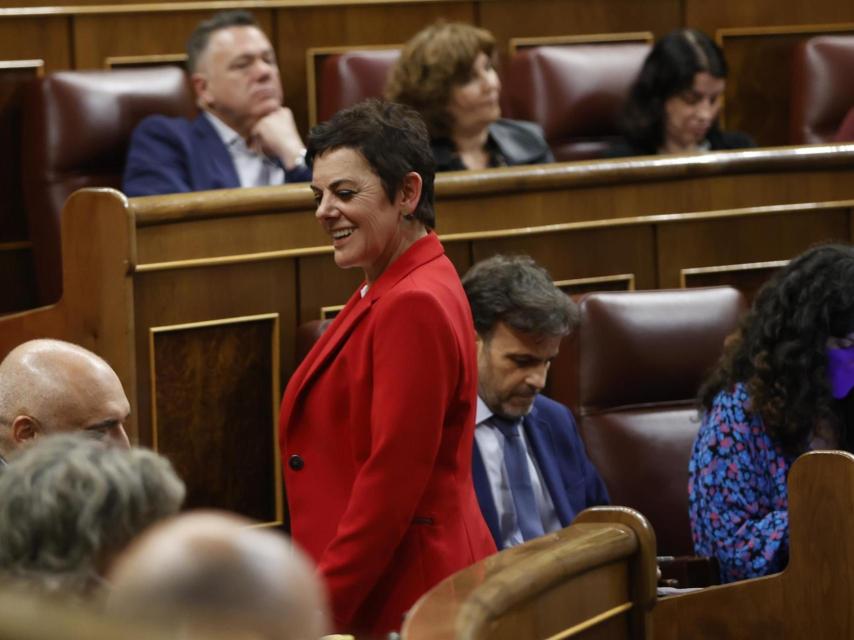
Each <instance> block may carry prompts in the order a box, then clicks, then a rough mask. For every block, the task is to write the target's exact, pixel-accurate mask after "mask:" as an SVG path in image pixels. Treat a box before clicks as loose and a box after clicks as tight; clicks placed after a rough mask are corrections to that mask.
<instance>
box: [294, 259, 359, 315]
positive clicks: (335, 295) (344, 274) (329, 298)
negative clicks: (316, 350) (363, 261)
mask: <svg viewBox="0 0 854 640" xmlns="http://www.w3.org/2000/svg"><path fill="white" fill-rule="evenodd" d="M364 279H365V274H364V273H363V272H362V270H361V269H341V268H340V267H338V265H336V264H335V260H334V259H333V257H332V254H331V253H326V254H322V255H317V256H306V257H304V258H300V260H299V316H298V317H299V324H302V323H303V322H308V321H309V320H319V319H320V309H321V307H331V306H336V305H342V304H344V303H345V302H347V300H349V299H350V296H351V295H353V292H354V291H355V290H356V288H357V287H358V286H359V284H360V283H361V282H362V281H364Z"/></svg>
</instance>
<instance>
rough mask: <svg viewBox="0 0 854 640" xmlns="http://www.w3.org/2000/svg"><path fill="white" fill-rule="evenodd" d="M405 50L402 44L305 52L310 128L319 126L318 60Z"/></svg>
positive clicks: (318, 49)
mask: <svg viewBox="0 0 854 640" xmlns="http://www.w3.org/2000/svg"><path fill="white" fill-rule="evenodd" d="M389 49H398V50H400V49H403V45H402V44H376V45H361V46H358V45H352V46H338V47H309V48H308V49H306V51H305V74H306V78H305V79H306V90H307V91H308V126H309V127H313V126H314V125H316V124H317V58H319V57H321V56H334V55H339V54H341V53H349V52H351V51H387V50H389Z"/></svg>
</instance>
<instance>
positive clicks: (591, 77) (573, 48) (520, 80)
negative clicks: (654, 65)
mask: <svg viewBox="0 0 854 640" xmlns="http://www.w3.org/2000/svg"><path fill="white" fill-rule="evenodd" d="M649 51H650V45H648V44H642V43H637V42H619V43H602V44H583V45H547V46H538V47H530V48H524V49H519V50H518V51H517V52H516V54H515V55H514V56H513V57H512V58H511V59H510V63H509V66H508V68H507V73H506V75H505V81H504V98H503V100H504V103H505V105H506V109H505V115H507V117H510V118H517V119H519V120H531V121H533V122H536V123H537V124H539V125H540V126H541V127H542V128H543V132H544V133H545V136H546V140H547V141H548V143H549V146H550V147H551V149H552V152H553V153H554V156H555V159H556V160H580V159H585V158H597V157H601V156H602V155H603V154H604V152H605V151H606V150H607V149H608V147H609V146H610V144H611V143H613V142H614V141H615V140H616V139H618V137H619V130H618V119H619V116H620V113H621V111H622V108H623V103H624V102H625V100H626V97H627V96H628V93H629V89H630V88H631V85H632V83H633V82H634V81H635V78H636V77H637V74H638V72H639V71H640V68H641V65H642V64H643V61H644V59H645V58H646V55H647V54H648V53H649Z"/></svg>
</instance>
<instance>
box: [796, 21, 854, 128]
mask: <svg viewBox="0 0 854 640" xmlns="http://www.w3.org/2000/svg"><path fill="white" fill-rule="evenodd" d="M793 56H794V57H793V59H792V90H791V105H790V107H791V108H790V112H791V115H790V118H791V119H790V122H789V142H791V143H792V144H817V143H822V142H831V141H832V140H833V138H834V135H835V134H836V132H837V130H838V129H839V127H840V125H841V124H842V121H843V119H844V118H845V114H847V113H848V110H849V109H850V108H851V107H854V82H852V81H851V76H852V74H854V36H851V35H827V36H817V37H815V38H810V39H809V40H806V41H804V42H801V43H800V44H798V45H797V46H796V47H795V49H794V53H793Z"/></svg>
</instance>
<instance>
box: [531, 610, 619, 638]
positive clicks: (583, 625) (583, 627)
mask: <svg viewBox="0 0 854 640" xmlns="http://www.w3.org/2000/svg"><path fill="white" fill-rule="evenodd" d="M632 606H634V605H632V603H631V602H624V603H623V604H621V605H618V606H616V607H613V608H612V609H608V610H607V611H603V612H602V613H600V614H599V615H597V616H593V617H592V618H589V619H588V620H585V621H584V622H579V623H578V624H576V625H573V626H572V627H570V628H569V629H564V630H563V631H561V632H559V633H556V634H554V635H553V636H549V637H548V638H546V639H545V640H564V638H570V637H572V636H577V635H578V634H579V633H582V632H583V631H587V629H590V628H591V627H595V626H596V625H599V624H602V623H603V622H605V621H607V620H610V619H611V618H616V617H617V616H618V615H620V614H622V613H626V612H627V611H630V610H631V608H632Z"/></svg>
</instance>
